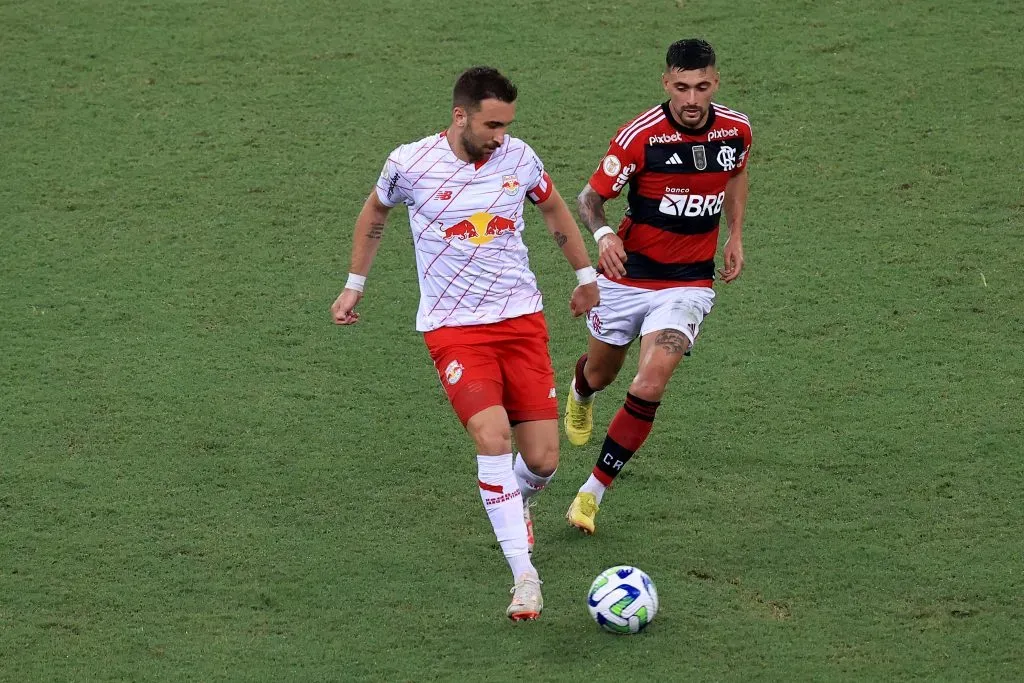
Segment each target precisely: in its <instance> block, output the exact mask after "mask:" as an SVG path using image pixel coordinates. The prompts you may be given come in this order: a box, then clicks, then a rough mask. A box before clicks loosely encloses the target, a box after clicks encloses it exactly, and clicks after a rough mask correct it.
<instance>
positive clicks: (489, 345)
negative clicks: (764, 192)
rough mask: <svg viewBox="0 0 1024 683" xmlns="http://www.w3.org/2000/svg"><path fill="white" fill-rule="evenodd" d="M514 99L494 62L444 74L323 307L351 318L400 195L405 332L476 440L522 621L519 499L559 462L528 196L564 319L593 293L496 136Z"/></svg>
mask: <svg viewBox="0 0 1024 683" xmlns="http://www.w3.org/2000/svg"><path fill="white" fill-rule="evenodd" d="M516 96H517V91H516V87H515V86H514V85H513V84H512V83H511V81H509V80H508V79H507V78H506V77H505V76H503V75H502V74H501V73H499V72H498V71H496V70H495V69H491V68H488V67H474V68H471V69H468V70H467V71H465V72H464V73H463V74H462V75H461V76H459V78H458V80H457V81H456V83H455V89H454V93H453V107H452V120H451V125H450V126H449V127H448V129H447V130H445V131H442V132H441V133H438V134H436V135H431V136H429V137H426V138H424V139H422V140H420V141H418V142H413V143H410V144H407V145H402V146H400V147H399V148H398V149H396V150H395V151H394V152H392V153H391V155H390V156H389V157H388V160H387V162H386V163H385V165H384V170H383V172H382V173H381V176H380V179H379V180H378V182H377V186H376V188H375V189H374V190H373V191H372V192H371V193H370V196H369V197H368V198H367V200H366V203H365V204H364V205H363V209H362V211H361V212H360V213H359V217H358V218H357V219H356V225H355V235H354V239H353V245H352V261H351V270H350V272H349V277H348V282H347V283H346V285H345V288H344V290H343V291H342V292H341V294H340V295H339V296H338V298H337V300H335V302H334V304H333V306H332V307H331V312H332V315H333V317H334V322H335V323H337V324H339V325H349V324H352V323H355V322H357V321H358V320H359V314H358V313H357V312H356V311H355V307H356V305H357V304H358V303H359V301H360V300H361V299H362V296H363V288H364V285H365V283H366V276H367V274H368V273H369V271H370V266H371V264H372V263H373V259H374V256H375V255H376V253H377V248H378V246H379V244H380V238H381V235H382V234H383V230H384V224H385V221H386V219H387V215H388V212H389V211H390V209H391V208H393V207H394V206H396V205H397V204H399V203H402V204H405V205H406V206H407V207H408V210H409V225H410V228H411V229H412V236H413V244H414V248H415V252H416V269H417V272H418V274H419V281H420V304H419V311H418V312H417V315H416V329H417V330H418V331H420V332H423V336H424V340H425V342H426V344H427V348H428V349H429V351H430V356H431V358H432V359H433V361H434V365H435V366H436V368H437V372H438V376H439V378H440V380H441V384H442V386H443V387H444V389H445V392H446V393H447V394H448V399H449V401H450V402H451V404H452V407H453V408H454V409H455V413H456V414H457V415H458V417H459V419H460V420H461V421H462V424H463V425H464V426H465V428H466V431H467V432H468V433H469V435H470V436H471V437H472V438H473V441H474V442H475V445H476V452H477V454H478V455H477V483H478V486H479V489H480V496H481V498H482V499H483V503H484V508H485V509H486V511H487V516H488V517H489V518H490V521H491V525H492V526H493V527H494V533H495V535H496V536H497V538H498V542H499V543H500V545H501V548H502V551H503V552H504V554H505V558H506V560H507V561H508V563H509V566H510V567H511V569H512V576H513V584H514V585H513V589H512V603H511V604H510V605H509V607H508V610H507V611H506V614H507V615H508V617H509V618H511V619H513V620H516V621H519V620H524V619H536V618H537V617H538V616H540V613H541V610H542V608H543V600H542V597H541V591H540V583H541V582H540V577H539V575H538V573H537V570H536V568H535V567H534V565H533V563H532V560H531V557H530V550H531V549H532V546H533V529H532V527H533V524H532V520H531V519H530V499H531V498H532V497H533V495H534V494H536V493H537V492H538V491H540V490H541V489H543V488H544V487H545V486H546V485H547V484H548V482H549V481H551V478H552V476H554V473H555V469H556V468H557V467H558V417H559V411H558V402H557V399H556V398H555V381H554V370H553V368H552V365H551V357H550V355H549V354H548V348H547V341H548V333H547V326H546V323H545V320H544V314H543V313H542V311H541V309H542V303H541V294H540V291H538V289H537V280H536V278H535V277H534V274H533V272H532V271H531V270H530V266H529V261H528V259H527V253H526V245H525V244H524V243H523V239H522V232H523V229H524V222H523V207H524V202H525V200H526V199H529V200H530V201H531V202H532V203H533V204H535V205H536V206H537V207H538V208H539V209H540V213H541V216H542V217H543V219H544V222H545V223H546V224H547V229H548V231H549V232H550V233H551V235H552V236H553V237H554V239H555V242H556V243H557V244H558V246H559V247H561V249H562V252H563V253H564V254H565V257H566V259H567V260H568V261H569V263H570V264H571V265H572V267H573V268H574V269H575V270H576V275H577V278H578V281H579V286H577V287H576V289H575V290H574V291H573V293H572V298H571V299H570V302H569V308H570V311H571V312H572V315H573V316H579V315H582V314H584V313H586V312H588V311H589V310H590V309H591V308H593V307H594V306H595V305H596V304H597V303H598V301H599V294H598V289H597V284H596V280H597V275H596V272H595V270H594V269H593V268H592V267H591V265H590V259H589V257H588V255H587V250H586V247H585V246H584V244H583V239H582V237H581V236H580V231H579V228H578V227H577V226H576V222H575V220H574V219H573V217H572V214H571V213H570V211H569V209H568V207H567V206H566V204H565V202H564V201H563V200H562V198H561V196H560V195H559V194H558V192H557V190H555V188H554V186H553V184H552V183H551V178H550V177H548V174H547V173H545V171H544V165H543V164H542V163H541V161H540V159H539V158H538V157H537V155H536V154H535V153H534V151H533V150H532V149H531V148H530V146H529V145H527V144H526V143H525V142H523V141H522V140H519V139H517V138H514V137H511V136H510V135H508V133H507V131H508V127H509V124H511V123H512V120H513V118H514V117H515V109H516V105H515V101H516ZM513 435H514V437H515V442H516V445H517V446H518V449H519V453H518V454H517V455H515V456H513V451H512V436H513Z"/></svg>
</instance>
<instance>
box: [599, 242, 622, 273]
mask: <svg viewBox="0 0 1024 683" xmlns="http://www.w3.org/2000/svg"><path fill="white" fill-rule="evenodd" d="M597 251H598V258H597V263H598V265H600V266H601V272H602V273H604V274H605V276H606V277H609V278H611V279H613V280H618V279H619V278H621V277H623V276H625V274H626V265H625V264H626V250H625V248H624V247H623V246H622V240H621V239H619V236H618V235H605V236H604V237H602V238H601V241H600V242H598V243H597Z"/></svg>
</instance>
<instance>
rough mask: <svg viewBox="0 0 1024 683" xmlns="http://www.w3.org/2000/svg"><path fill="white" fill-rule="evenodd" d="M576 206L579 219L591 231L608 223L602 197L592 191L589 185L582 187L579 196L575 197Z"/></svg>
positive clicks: (593, 231) (595, 230)
mask: <svg viewBox="0 0 1024 683" xmlns="http://www.w3.org/2000/svg"><path fill="white" fill-rule="evenodd" d="M576 208H577V209H578V210H579V212H580V219H581V220H582V221H583V224H584V225H586V226H587V228H588V229H589V230H590V232H591V233H595V232H597V231H598V230H599V229H600V228H601V226H602V225H607V224H608V219H607V218H605V215H604V197H602V196H601V195H599V194H598V193H596V192H594V190H593V188H591V187H590V185H587V186H586V187H584V188H583V191H582V192H580V196H579V197H577V198H576Z"/></svg>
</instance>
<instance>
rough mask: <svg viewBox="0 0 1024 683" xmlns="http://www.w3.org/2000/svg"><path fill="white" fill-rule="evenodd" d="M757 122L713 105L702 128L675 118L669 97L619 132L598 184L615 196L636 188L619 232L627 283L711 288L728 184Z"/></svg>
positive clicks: (595, 178)
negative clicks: (719, 227)
mask: <svg viewBox="0 0 1024 683" xmlns="http://www.w3.org/2000/svg"><path fill="white" fill-rule="evenodd" d="M751 141H752V137H751V132H750V122H749V121H748V119H747V117H746V116H745V115H743V114H741V113H740V112H738V111H733V110H732V109H728V108H726V107H723V106H721V105H719V104H714V103H712V105H711V110H710V111H709V112H708V119H707V121H706V122H705V124H704V125H703V126H701V127H700V128H685V127H684V126H682V125H680V124H679V123H677V122H676V120H675V119H674V118H672V114H671V112H670V111H669V108H668V103H665V104H659V105H658V106H656V107H653V108H651V109H648V110H647V111H645V112H644V113H642V114H640V115H639V116H637V117H636V118H634V119H633V120H632V121H630V122H629V123H627V124H626V125H624V126H623V127H622V128H620V129H619V130H618V132H617V133H616V135H615V137H614V138H613V139H612V141H611V144H610V145H609V146H608V153H607V154H606V155H605V157H604V160H603V161H602V162H601V165H600V166H599V167H598V169H597V170H596V171H594V175H592V176H591V177H590V186H591V187H592V188H594V190H595V191H596V192H597V193H598V194H599V195H601V196H602V197H604V198H605V199H613V198H614V197H617V196H619V193H620V192H622V190H623V188H624V187H626V186H627V185H628V186H629V193H628V194H627V202H628V208H627V210H626V214H625V216H624V217H623V219H622V222H621V223H620V224H619V230H618V235H619V237H620V238H621V239H622V242H623V246H624V247H625V249H626V254H627V259H626V276H625V278H623V279H622V280H621V282H623V283H624V284H628V285H632V286H635V287H644V288H647V289H664V288H666V287H710V286H711V284H712V282H713V281H714V277H715V252H716V251H717V248H718V223H719V219H720V218H721V217H722V205H723V203H724V201H725V186H726V183H727V182H728V181H729V179H730V178H732V177H733V176H734V175H736V174H738V173H740V172H741V171H742V170H743V169H744V168H746V165H747V159H748V158H749V154H750V145H751Z"/></svg>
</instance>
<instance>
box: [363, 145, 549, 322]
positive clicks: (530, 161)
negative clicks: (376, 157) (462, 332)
mask: <svg viewBox="0 0 1024 683" xmlns="http://www.w3.org/2000/svg"><path fill="white" fill-rule="evenodd" d="M551 192H552V185H551V179H550V178H549V177H548V174H547V173H546V172H545V171H544V165H543V164H542V163H541V160H540V159H539V158H538V157H537V155H536V153H535V152H534V151H533V149H531V148H530V146H529V145H527V144H526V143H525V142H523V141H522V140H519V139H518V138H514V137H511V136H509V135H506V136H505V140H504V142H503V143H502V145H501V147H499V148H498V149H497V150H495V151H494V152H493V153H492V154H491V156H490V157H489V158H488V159H487V160H486V161H484V162H483V163H480V164H473V163H470V162H466V161H462V160H461V159H459V158H458V157H457V156H455V153H454V152H453V151H452V148H451V146H450V145H449V144H448V138H447V137H446V135H445V133H444V132H441V133H438V134H437V135H431V136H429V137H426V138H423V139H422V140H420V141H419V142H413V143H410V144H408V145H402V146H401V147H399V148H397V149H396V150H395V151H393V152H392V153H391V155H390V156H389V157H388V160H387V162H386V163H385V164H384V170H383V171H382V172H381V175H380V179H379V180H378V181H377V197H378V198H379V199H380V201H381V202H383V203H384V204H385V205H387V206H395V205H397V204H399V203H402V204H406V205H407V206H408V207H409V227H410V228H411V229H412V239H413V247H414V249H415V251H416V270H417V272H418V274H419V280H420V305H419V310H418V311H417V313H416V329H417V330H419V331H420V332H428V331H430V330H436V329H437V328H439V327H459V326H463V325H479V324H485V323H494V322H499V321H501V320H506V319H508V318H515V317H518V316H521V315H526V314H529V313H536V312H538V311H540V310H541V309H542V308H543V305H542V301H541V294H540V291H539V290H538V289H537V279H536V277H534V274H533V272H532V271H531V270H530V263H529V260H528V258H527V250H526V245H525V244H524V243H523V239H522V232H523V228H524V225H523V203H524V200H525V199H527V198H529V199H530V201H532V202H534V203H536V204H539V203H541V202H543V201H545V200H547V198H548V197H549V196H550V195H551Z"/></svg>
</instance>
